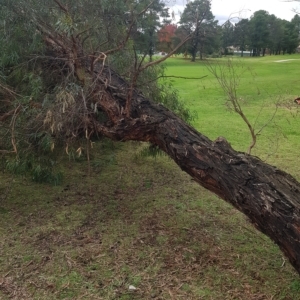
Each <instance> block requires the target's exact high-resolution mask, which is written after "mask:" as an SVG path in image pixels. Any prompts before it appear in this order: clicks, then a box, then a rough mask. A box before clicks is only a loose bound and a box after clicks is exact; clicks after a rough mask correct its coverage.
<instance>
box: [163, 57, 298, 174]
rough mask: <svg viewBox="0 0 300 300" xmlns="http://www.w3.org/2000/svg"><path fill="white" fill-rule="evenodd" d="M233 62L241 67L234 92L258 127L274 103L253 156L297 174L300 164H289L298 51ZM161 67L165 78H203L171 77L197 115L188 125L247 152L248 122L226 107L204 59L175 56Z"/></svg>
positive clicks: (293, 150)
mask: <svg viewBox="0 0 300 300" xmlns="http://www.w3.org/2000/svg"><path fill="white" fill-rule="evenodd" d="M226 60H227V58H222V59H218V60H216V59H212V60H211V63H212V64H217V63H218V64H224V63H225V62H226ZM233 60H234V62H235V63H236V64H237V68H238V70H237V72H241V69H243V71H242V72H241V73H242V74H241V76H239V78H240V84H239V86H238V89H237V95H238V97H239V98H241V99H243V100H242V102H241V103H242V107H243V109H244V112H245V114H246V116H247V117H248V119H249V120H250V121H251V123H252V124H255V128H256V129H257V130H259V129H260V128H262V126H264V124H266V123H267V121H268V120H270V119H271V118H272V116H273V114H274V112H275V111H276V107H277V112H276V116H275V117H274V119H273V122H271V123H270V124H269V125H268V126H266V127H265V128H264V130H263V131H262V133H261V135H259V136H258V141H257V146H256V147H255V148H254V150H253V152H252V154H253V155H257V156H259V157H261V158H262V159H263V160H267V162H269V163H270V164H275V165H277V166H278V167H281V168H283V169H284V170H286V171H288V172H290V173H292V174H293V175H294V176H296V177H297V178H300V164H295V163H293V161H295V159H297V154H298V149H299V148H300V131H299V109H298V108H299V107H298V106H297V105H296V104H295V103H294V102H293V100H294V99H295V98H296V97H299V96H300V88H299V87H300V75H299V70H300V55H299V54H294V55H281V56H266V57H259V58H244V59H240V58H237V57H235V58H234V59H233ZM285 60H286V61H285ZM277 61H281V62H277ZM165 65H166V66H167V69H166V75H169V76H170V75H172V76H182V77H203V76H206V77H204V78H202V79H189V80H183V79H182V78H180V79H176V78H173V79H171V81H172V83H173V85H174V87H175V88H176V89H177V90H178V92H179V95H180V96H181V98H182V99H183V101H184V102H185V103H186V105H187V106H188V107H190V108H191V109H192V110H194V111H196V113H197V115H198V118H197V120H195V122H194V123H193V125H194V126H195V127H196V128H197V129H198V130H199V131H200V132H201V133H203V134H205V135H207V136H208V137H209V138H211V139H213V140H214V139H216V138H217V137H218V136H223V137H225V138H226V139H227V140H228V141H229V142H230V143H231V145H232V146H233V148H235V149H237V150H240V151H246V150H247V148H248V145H249V143H250V141H251V137H250V133H249V130H248V128H247V125H246V124H245V123H244V122H243V120H242V119H241V117H240V116H238V115H237V114H236V113H234V112H232V111H230V110H229V109H228V108H227V107H226V105H225V102H226V96H225V95H224V92H223V90H222V89H221V87H220V86H219V85H218V84H217V81H216V79H215V78H214V76H213V75H212V74H211V73H210V72H209V71H208V69H207V68H206V66H205V63H204V62H201V61H199V60H198V61H197V62H195V63H192V62H190V61H189V60H186V59H183V58H176V59H175V58H174V59H169V60H168V61H167V62H166V63H165Z"/></svg>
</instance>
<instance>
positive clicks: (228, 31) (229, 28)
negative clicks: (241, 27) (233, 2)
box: [221, 20, 235, 55]
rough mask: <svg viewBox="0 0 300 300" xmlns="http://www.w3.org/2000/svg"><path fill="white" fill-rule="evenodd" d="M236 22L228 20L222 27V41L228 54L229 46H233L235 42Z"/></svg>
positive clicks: (224, 51) (224, 50)
mask: <svg viewBox="0 0 300 300" xmlns="http://www.w3.org/2000/svg"><path fill="white" fill-rule="evenodd" d="M234 28H235V27H234V24H232V23H231V22H230V20H228V21H226V22H225V23H224V24H223V25H222V29H221V41H222V48H223V53H224V54H225V55H226V54H228V47H229V46H233V44H234Z"/></svg>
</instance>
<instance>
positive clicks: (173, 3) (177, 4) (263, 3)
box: [164, 0, 300, 23]
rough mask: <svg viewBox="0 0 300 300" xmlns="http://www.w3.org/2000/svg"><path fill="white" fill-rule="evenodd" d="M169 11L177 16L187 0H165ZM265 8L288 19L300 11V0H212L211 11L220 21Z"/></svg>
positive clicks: (247, 16) (244, 16)
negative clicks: (287, 0)
mask: <svg viewBox="0 0 300 300" xmlns="http://www.w3.org/2000/svg"><path fill="white" fill-rule="evenodd" d="M164 2H165V3H166V5H167V6H168V7H170V10H169V11H170V13H171V12H172V10H173V11H174V13H175V15H176V19H177V18H179V11H181V12H182V11H183V10H184V7H185V5H186V3H187V0H165V1H164ZM261 9H263V10H266V11H267V12H269V14H274V15H275V16H277V17H278V18H281V19H285V20H288V21H290V20H291V19H292V18H293V17H294V15H295V12H293V9H297V10H298V11H300V2H284V0H212V12H213V14H214V16H215V17H216V19H217V20H219V21H220V23H223V22H224V21H226V20H228V19H229V18H230V17H233V16H239V17H242V18H250V17H251V15H252V14H253V13H254V12H255V11H258V10H261Z"/></svg>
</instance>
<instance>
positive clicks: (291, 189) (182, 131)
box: [94, 67, 300, 274]
mask: <svg viewBox="0 0 300 300" xmlns="http://www.w3.org/2000/svg"><path fill="white" fill-rule="evenodd" d="M96 77H97V78H98V79H97V80H98V92H99V93H97V94H98V95H99V94H101V97H98V96H97V95H95V93H94V95H95V96H94V101H95V102H96V103H97V104H98V108H99V109H101V110H103V111H104V112H106V114H107V115H108V117H109V119H110V121H109V122H108V123H107V124H106V125H103V124H100V123H98V122H97V121H96V120H94V122H95V123H97V130H98V132H100V133H102V134H104V135H105V136H107V137H109V138H112V139H114V140H120V141H126V140H137V141H147V142H150V143H152V144H154V145H156V146H158V147H159V148H160V149H162V150H163V151H164V152H165V153H167V154H168V155H169V156H170V157H171V158H172V159H173V160H174V161H175V162H176V163H177V164H178V165H179V166H180V168H181V169H182V170H183V171H185V172H187V173H188V174H189V175H191V177H192V178H193V179H194V180H195V181H197V182H198V183H199V184H200V185H201V186H203V187H205V188H206V189H208V190H210V191H211V192H213V193H215V194H216V195H218V196H219V197H220V198H222V199H224V200H225V201H227V202H229V203H231V204H232V205H233V206H234V207H236V208H237V209H238V210H239V211H241V212H243V213H244V214H245V215H246V216H248V217H249V219H250V220H251V221H252V222H253V224H254V225H255V227H256V228H257V229H258V230H260V231H261V232H263V233H264V234H266V235H267V236H269V237H270V238H271V239H272V240H273V241H274V242H275V243H276V244H277V245H278V246H279V247H280V249H281V250H282V251H283V252H284V253H285V255H286V256H287V257H288V258H289V260H290V262H291V264H292V265H293V266H294V268H295V269H296V270H297V271H298V273H299V274H300V201H299V195H300V192H299V191H300V183H299V182H297V181H296V180H295V179H294V178H293V177H292V176H290V175H289V174H287V173H285V172H283V171H281V170H279V169H277V168H276V167H274V166H271V165H268V164H266V163H264V162H262V161H261V160H260V159H258V158H256V157H252V156H250V155H246V154H245V153H241V152H237V151H235V150H233V149H232V148H231V146H230V145H229V143H228V142H227V141H226V140H225V139H224V138H221V137H220V138H218V139H217V140H215V141H211V140H209V139H208V138H207V137H205V136H204V135H202V134H201V133H199V132H197V131H196V130H195V129H194V128H192V127H191V126H189V125H187V124H186V123H185V122H184V121H182V120H181V119H179V118H178V117H177V116H176V115H174V114H173V113H172V112H170V111H169V110H168V109H166V108H165V107H164V106H162V105H159V104H155V103H153V102H151V101H150V100H149V99H146V98H145V97H143V95H142V94H140V93H139V92H138V91H134V92H133V94H132V100H131V111H130V117H126V116H125V115H124V113H123V112H124V109H125V102H126V90H127V88H128V85H127V84H126V82H125V81H124V80H122V78H121V77H119V76H118V75H117V74H116V73H114V72H113V71H112V70H110V69H109V68H108V67H105V69H104V70H103V71H102V72H101V73H99V74H95V78H96ZM108 79H109V82H108ZM100 91H101V93H100ZM104 95H105V96H104Z"/></svg>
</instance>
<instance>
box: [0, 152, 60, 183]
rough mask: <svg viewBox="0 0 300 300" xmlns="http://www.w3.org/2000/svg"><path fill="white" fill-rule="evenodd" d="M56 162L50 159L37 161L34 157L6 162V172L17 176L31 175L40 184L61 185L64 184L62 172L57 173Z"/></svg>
mask: <svg viewBox="0 0 300 300" xmlns="http://www.w3.org/2000/svg"><path fill="white" fill-rule="evenodd" d="M56 163H57V162H56V161H55V160H52V159H50V158H49V157H43V158H42V157H41V158H40V159H38V160H37V158H36V157H34V156H33V155H31V156H27V157H20V156H18V157H17V158H14V159H7V160H6V166H5V167H6V170H7V171H9V172H11V173H13V174H17V175H29V176H30V178H31V179H32V180H33V181H35V182H38V183H48V184H53V185H59V184H61V183H62V180H63V174H62V172H60V171H59V172H55V166H56Z"/></svg>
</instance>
